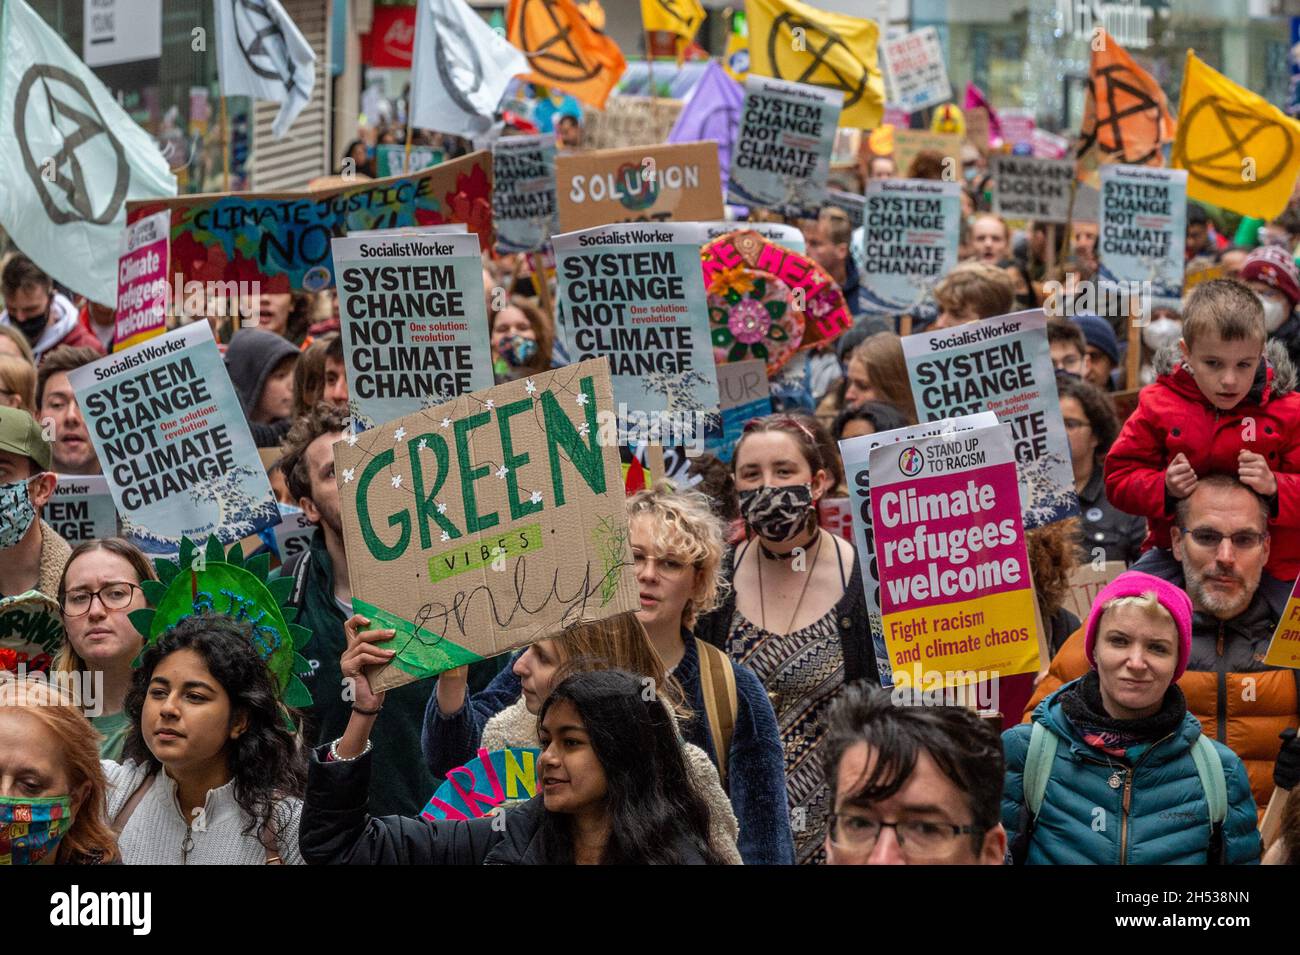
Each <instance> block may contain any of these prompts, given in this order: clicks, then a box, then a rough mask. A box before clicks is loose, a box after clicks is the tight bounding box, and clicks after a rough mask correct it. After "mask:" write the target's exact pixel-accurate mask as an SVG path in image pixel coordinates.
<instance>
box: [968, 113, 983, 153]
mask: <svg viewBox="0 0 1300 955" xmlns="http://www.w3.org/2000/svg"><path fill="white" fill-rule="evenodd" d="M965 114H966V142H968V143H970V144H971V145H972V146H974V147H975V148H976V149H982V150H984V151H986V152H987V151H988V148H989V112H988V110H986V109H983V108H982V107H979V106H968V107H966V110H965Z"/></svg>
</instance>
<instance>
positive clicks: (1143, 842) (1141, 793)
mask: <svg viewBox="0 0 1300 955" xmlns="http://www.w3.org/2000/svg"><path fill="white" fill-rule="evenodd" d="M1077 682H1078V681H1077V680H1076V681H1074V682H1073V683H1067V684H1066V685H1065V686H1063V687H1061V688H1060V689H1059V690H1057V691H1056V692H1055V693H1053V694H1052V695H1051V696H1049V697H1047V698H1046V699H1045V700H1043V702H1042V703H1040V704H1039V705H1038V706H1037V707H1036V708H1035V710H1034V715H1033V719H1034V721H1035V722H1038V723H1042V724H1043V725H1044V726H1045V727H1046V728H1047V729H1050V730H1052V731H1053V732H1054V733H1056V735H1057V736H1058V737H1060V743H1059V744H1058V745H1057V749H1056V759H1055V762H1054V763H1053V765H1052V773H1051V777H1050V778H1049V779H1048V782H1047V790H1046V792H1045V793H1044V794H1043V804H1042V807H1041V808H1040V810H1039V814H1038V821H1037V822H1036V823H1035V825H1034V829H1033V836H1032V838H1031V840H1030V844H1029V851H1028V855H1027V856H1026V857H1025V862H1026V864H1027V865H1089V864H1091V865H1203V864H1205V862H1206V859H1207V851H1208V849H1209V844H1210V807H1209V801H1208V800H1207V799H1206V796H1205V791H1204V789H1203V787H1202V786H1201V779H1200V777H1199V776H1198V775H1197V773H1196V764H1195V762H1194V761H1193V760H1192V744H1193V742H1194V741H1195V740H1196V738H1197V737H1198V736H1200V735H1201V724H1200V722H1199V721H1198V720H1197V719H1196V717H1195V716H1193V715H1192V714H1190V713H1188V714H1187V715H1186V716H1185V717H1184V718H1183V722H1182V725H1181V727H1180V728H1179V729H1178V730H1177V731H1176V732H1174V733H1172V734H1171V735H1169V736H1167V737H1165V738H1164V739H1163V740H1161V741H1160V742H1158V743H1156V744H1155V745H1153V746H1152V747H1150V748H1149V749H1147V750H1145V751H1144V752H1143V753H1142V755H1141V756H1139V757H1138V759H1137V760H1136V762H1135V763H1134V764H1133V765H1132V766H1129V765H1128V764H1127V763H1126V762H1125V761H1124V760H1122V759H1119V758H1117V757H1115V756H1111V757H1109V762H1107V754H1105V753H1103V752H1101V751H1100V750H1097V749H1094V748H1093V747H1091V746H1089V745H1088V744H1087V743H1085V742H1084V741H1083V738H1082V736H1081V735H1080V733H1079V732H1078V731H1077V730H1076V729H1075V728H1074V725H1073V724H1072V723H1071V722H1070V720H1069V718H1068V717H1067V716H1066V715H1065V713H1064V711H1063V709H1062V707H1061V703H1060V697H1061V694H1062V693H1065V692H1067V691H1068V690H1069V689H1070V688H1071V687H1073V686H1074V685H1075V683H1077ZM1031 731H1032V727H1031V726H1030V724H1028V723H1022V724H1020V725H1019V726H1014V727H1012V728H1011V729H1009V730H1007V731H1006V732H1005V733H1003V734H1002V746H1003V749H1004V751H1005V753H1006V764H1007V781H1006V787H1005V789H1004V791H1003V795H1002V824H1003V825H1004V826H1005V827H1006V830H1007V834H1008V836H1014V835H1015V833H1016V832H1017V831H1018V829H1019V827H1020V826H1021V825H1022V821H1023V819H1024V815H1023V813H1027V811H1028V810H1027V809H1026V808H1025V805H1024V803H1025V796H1024V772H1025V758H1026V756H1027V754H1028V751H1029V736H1030V733H1031ZM1214 746H1215V749H1217V750H1218V753H1219V759H1220V760H1222V762H1223V772H1224V775H1225V776H1226V778H1227V790H1228V813H1227V818H1225V819H1224V822H1223V861H1224V862H1225V863H1226V864H1230V865H1243V864H1251V863H1256V862H1258V861H1259V856H1260V840H1259V832H1258V831H1257V830H1256V828H1255V820H1256V811H1255V799H1254V797H1253V796H1252V795H1251V792H1250V780H1249V778H1248V777H1247V775H1246V768H1245V766H1244V765H1243V764H1242V762H1241V760H1240V759H1238V758H1237V756H1236V754H1235V753H1233V752H1232V750H1230V749H1228V748H1227V747H1226V746H1224V745H1223V744H1222V743H1218V742H1216V743H1215V744H1214ZM1116 771H1118V777H1119V780H1121V782H1120V784H1119V785H1118V786H1115V787H1112V786H1111V785H1110V780H1111V776H1112V775H1113V774H1116ZM1126 805H1127V807H1128V808H1127V810H1126V809H1125V806H1126Z"/></svg>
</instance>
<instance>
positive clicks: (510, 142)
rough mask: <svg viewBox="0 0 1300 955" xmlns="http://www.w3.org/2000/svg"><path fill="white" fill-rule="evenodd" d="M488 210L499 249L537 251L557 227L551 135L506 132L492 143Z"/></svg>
mask: <svg viewBox="0 0 1300 955" xmlns="http://www.w3.org/2000/svg"><path fill="white" fill-rule="evenodd" d="M492 215H493V217H494V218H495V219H496V229H497V251H498V252H502V253H507V252H537V251H540V250H541V249H542V248H544V247H545V245H546V243H547V242H549V241H550V239H551V236H552V235H553V234H554V233H555V232H557V231H558V230H559V224H560V218H559V211H558V208H557V205H556V200H555V140H554V138H553V137H551V136H507V137H505V138H504V139H500V140H498V141H497V142H496V143H494V144H493V146H492Z"/></svg>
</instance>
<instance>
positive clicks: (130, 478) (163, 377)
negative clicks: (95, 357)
mask: <svg viewBox="0 0 1300 955" xmlns="http://www.w3.org/2000/svg"><path fill="white" fill-rule="evenodd" d="M68 382H69V383H70V384H71V385H72V389H73V391H74V392H76V395H77V404H78V405H79V406H80V407H81V414H82V415H83V417H85V419H86V429H87V430H88V431H89V432H90V440H91V443H92V444H93V445H94V446H95V454H96V455H97V456H98V457H99V463H100V465H101V466H102V467H103V469H104V476H105V477H106V478H107V479H108V486H109V488H110V489H111V490H112V492H113V503H114V504H115V505H116V507H117V513H118V516H119V517H120V518H121V520H122V536H123V537H125V538H126V539H127V540H129V541H131V543H133V544H135V546H137V547H139V548H140V549H141V550H142V551H144V552H145V553H146V554H159V555H174V554H176V553H177V552H178V551H179V549H180V546H181V538H182V537H185V536H189V537H191V538H203V537H206V536H207V535H209V534H216V535H217V537H218V538H219V539H220V540H221V543H222V544H225V545H230V544H233V543H234V542H235V541H237V540H240V539H242V538H244V537H247V536H248V535H250V534H255V533H257V532H258V531H261V530H265V529H266V528H268V527H273V526H274V525H276V524H278V523H279V521H280V511H279V509H278V508H277V507H276V504H275V497H274V495H273V494H272V493H271V484H270V482H269V481H268V480H267V477H266V470H265V468H264V467H263V466H262V461H261V459H260V458H259V457H258V454H257V448H256V447H255V446H254V444H253V436H252V434H250V433H249V430H248V422H247V421H246V420H245V419H244V413H243V411H242V409H241V408H240V404H239V398H238V396H236V394H235V388H234V386H233V385H232V384H231V383H230V375H229V374H228V373H227V371H226V365H225V362H224V361H222V358H221V353H220V352H219V351H217V343H216V341H215V340H214V339H213V337H212V329H211V328H210V327H209V325H208V323H207V322H195V323H193V324H190V325H186V326H184V327H183V328H178V329H177V330H176V331H174V332H169V333H167V334H166V335H162V336H159V337H158V338H155V339H151V340H150V341H147V342H145V343H144V344H143V345H137V346H136V347H135V348H132V349H130V350H129V351H125V352H118V353H115V354H113V355H110V356H109V357H107V358H101V359H100V360H99V361H95V362H91V363H90V364H89V365H83V366H82V367H80V368H75V369H73V370H72V371H70V372H68Z"/></svg>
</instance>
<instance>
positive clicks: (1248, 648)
mask: <svg viewBox="0 0 1300 955" xmlns="http://www.w3.org/2000/svg"><path fill="white" fill-rule="evenodd" d="M1175 515H1176V517H1177V522H1176V526H1175V527H1174V528H1173V529H1172V532H1171V539H1172V543H1173V554H1172V556H1171V555H1170V553H1169V552H1168V551H1165V550H1161V549H1158V548H1157V549H1153V550H1149V551H1147V553H1146V554H1144V555H1143V556H1142V558H1141V559H1140V560H1138V561H1137V563H1135V564H1134V565H1133V567H1132V569H1133V570H1141V571H1145V572H1146V573H1148V574H1153V575H1154V576H1156V577H1160V578H1161V579H1163V580H1167V581H1169V582H1170V583H1173V584H1177V585H1178V586H1179V587H1182V588H1183V589H1184V590H1186V591H1187V595H1188V596H1189V597H1190V598H1191V600H1192V609H1193V610H1194V611H1195V613H1194V616H1193V618H1192V651H1191V654H1190V656H1189V658H1188V666H1187V672H1186V673H1184V674H1183V676H1182V677H1181V678H1180V679H1179V680H1178V685H1179V687H1181V688H1182V691H1183V694H1184V695H1185V696H1186V697H1187V708H1188V710H1190V711H1191V712H1192V713H1193V714H1195V716H1196V717H1197V718H1198V719H1199V720H1200V721H1201V727H1202V729H1203V730H1204V732H1205V734H1206V735H1207V736H1210V737H1213V738H1214V739H1217V740H1218V741H1219V742H1220V743H1224V744H1226V745H1227V746H1228V747H1229V748H1230V749H1232V750H1233V752H1235V753H1236V754H1237V755H1238V756H1240V757H1241V759H1242V761H1243V762H1244V763H1245V764H1246V769H1247V772H1248V773H1249V774H1250V787H1251V790H1252V791H1253V792H1254V795H1255V802H1256V803H1257V804H1258V805H1259V807H1260V811H1261V812H1262V811H1263V809H1264V807H1266V806H1267V805H1268V800H1269V797H1270V796H1272V794H1273V763H1274V761H1275V760H1276V759H1277V754H1278V750H1279V749H1280V748H1281V745H1282V743H1281V739H1280V738H1279V735H1278V734H1279V733H1281V732H1282V731H1283V730H1285V729H1287V728H1288V727H1294V726H1295V725H1296V724H1297V722H1298V720H1297V710H1298V709H1300V706H1298V701H1300V692H1298V685H1297V680H1300V671H1296V670H1290V669H1285V668H1279V667H1271V666H1268V665H1267V664H1266V663H1264V655H1265V654H1266V653H1267V652H1268V645H1269V642H1270V640H1272V637H1273V631H1274V629H1275V628H1276V627H1277V623H1278V620H1279V618H1280V617H1281V615H1282V613H1283V611H1284V610H1285V608H1286V603H1287V598H1288V596H1289V595H1290V591H1291V586H1290V584H1286V583H1283V582H1282V581H1279V580H1276V579H1274V578H1273V577H1270V576H1269V575H1267V574H1265V573H1264V565H1265V564H1266V563H1268V555H1269V536H1268V518H1269V507H1268V504H1267V503H1266V502H1265V501H1264V500H1263V499H1262V498H1261V497H1260V496H1259V495H1258V494H1256V493H1255V492H1254V491H1252V490H1251V489H1250V488H1248V487H1246V486H1245V485H1244V484H1242V483H1241V482H1240V481H1238V480H1237V479H1236V478H1235V477H1232V476H1229V475H1226V474H1211V475H1208V476H1207V477H1203V478H1201V479H1200V480H1199V481H1198V482H1197V484H1196V488H1195V490H1193V491H1192V493H1191V494H1190V495H1189V496H1187V497H1185V498H1183V499H1182V500H1180V501H1178V504H1177V510H1176V511H1175ZM1087 672H1088V661H1087V659H1086V658H1085V656H1084V630H1083V628H1080V629H1079V630H1077V631H1076V632H1075V633H1074V634H1073V635H1071V637H1070V639H1069V640H1067V641H1066V642H1065V645H1064V646H1062V647H1061V649H1060V651H1059V652H1058V653H1057V654H1056V656H1055V658H1053V660H1052V665H1051V668H1050V669H1049V671H1048V673H1047V675H1046V676H1045V677H1043V679H1042V680H1041V681H1040V682H1039V684H1038V687H1037V688H1036V690H1035V691H1034V696H1033V698H1032V699H1031V700H1030V701H1029V705H1028V706H1027V707H1026V708H1025V720H1026V721H1027V720H1028V719H1029V716H1030V714H1031V713H1032V712H1033V710H1034V707H1036V706H1037V705H1038V704H1039V703H1040V702H1041V701H1042V700H1043V698H1044V697H1046V696H1047V695H1048V694H1049V693H1051V692H1052V691H1054V690H1056V689H1058V688H1059V687H1060V686H1062V685H1063V684H1065V683H1068V682H1069V681H1070V680H1074V679H1077V678H1078V677H1081V676H1083V675H1084V674H1086V673H1087Z"/></svg>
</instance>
